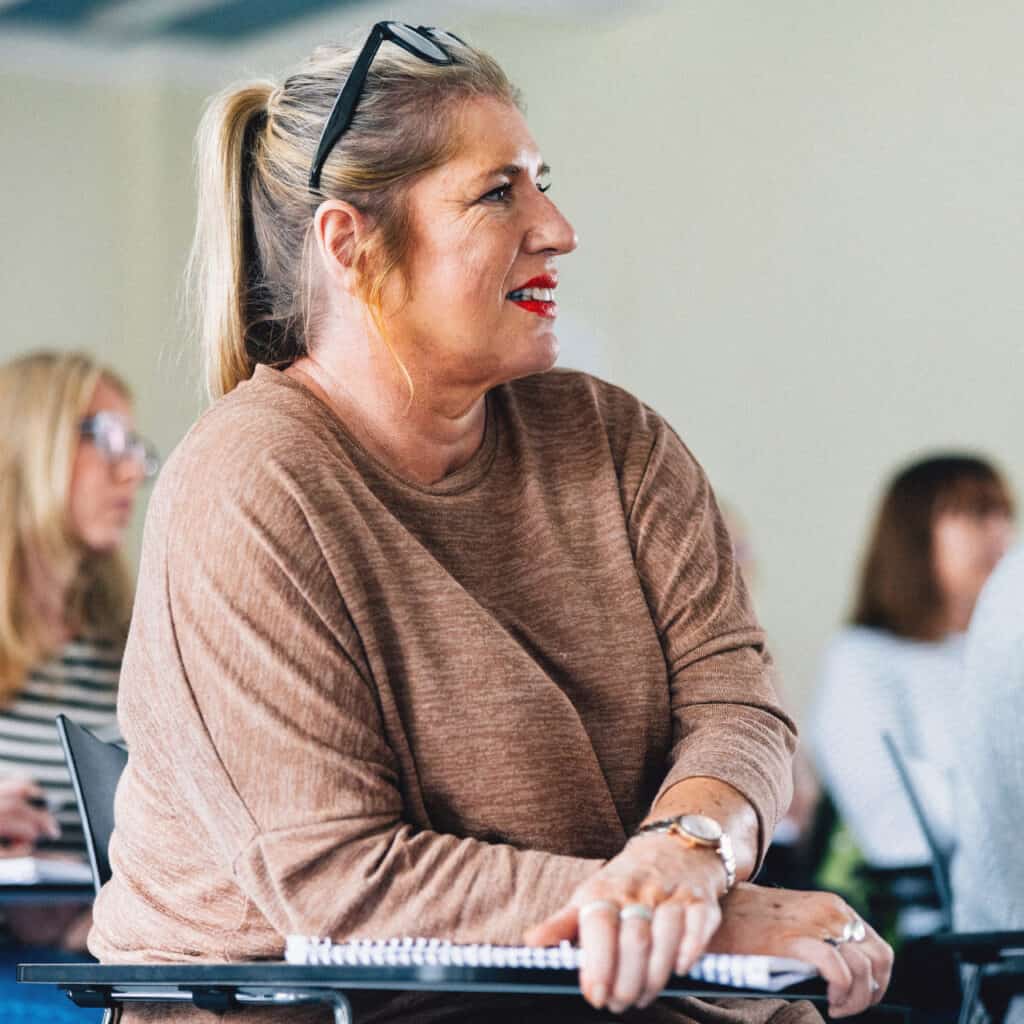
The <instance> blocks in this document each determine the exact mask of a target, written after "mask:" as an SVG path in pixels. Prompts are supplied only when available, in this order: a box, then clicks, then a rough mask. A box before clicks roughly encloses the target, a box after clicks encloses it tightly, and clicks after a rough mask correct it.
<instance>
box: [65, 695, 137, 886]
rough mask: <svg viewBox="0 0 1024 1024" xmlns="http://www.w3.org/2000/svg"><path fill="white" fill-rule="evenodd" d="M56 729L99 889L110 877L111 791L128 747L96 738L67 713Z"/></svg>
mask: <svg viewBox="0 0 1024 1024" xmlns="http://www.w3.org/2000/svg"><path fill="white" fill-rule="evenodd" d="M57 732H58V733H59V735H60V742H61V746H62V747H63V748H64V760H65V761H66V762H67V766H68V772H69V773H70V775H71V785H72V786H73V787H74V790H75V800H76V801H77V802H78V813H79V814H80V815H81V818H82V831H83V832H84V833H85V848H86V850H88V852H89V864H90V865H91V866H92V881H93V885H94V886H95V888H96V892H97V893H98V892H99V891H100V889H101V888H102V886H103V883H104V882H106V881H107V880H108V879H109V878H110V859H109V857H108V855H107V848H108V847H109V845H110V835H111V833H112V832H113V831H114V792H115V791H116V790H117V783H118V780H119V779H120V778H121V772H122V771H124V766H125V765H126V764H127V763H128V751H127V750H125V749H124V747H121V746H119V745H118V744H116V743H107V742H106V741H105V740H101V739H99V738H98V737H97V736H94V735H93V734H92V733H91V732H90V731H89V730H88V729H86V728H85V727H84V726H81V725H78V724H77V723H75V722H72V721H71V719H70V718H68V717H67V716H66V715H58V716H57Z"/></svg>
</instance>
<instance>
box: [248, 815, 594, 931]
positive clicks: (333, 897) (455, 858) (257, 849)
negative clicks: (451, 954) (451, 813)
mask: <svg viewBox="0 0 1024 1024" xmlns="http://www.w3.org/2000/svg"><path fill="white" fill-rule="evenodd" d="M329 832H334V833H335V834H334V835H333V836H330V835H329V834H328V833H329ZM360 832H361V833H362V834H359V833H360ZM343 833H349V834H347V835H345V834H343ZM601 866H602V862H601V861H597V860H585V859H582V858H575V857H566V856H560V855H557V854H552V853H546V852H542V851H539V850H523V849H517V848H515V847H513V846H511V845H508V844H503V843H486V842H480V841H477V840H474V839H468V838H460V837H457V836H453V835H445V834H441V833H436V832H427V831H416V830H413V829H411V828H410V827H408V826H405V825H400V826H398V827H396V828H393V829H388V830H387V831H386V832H382V833H369V832H368V831H367V830H366V829H365V828H362V829H350V828H348V827H345V826H343V827H342V828H341V829H340V830H337V831H336V830H335V829H334V828H325V827H324V826H322V825H317V826H311V827H309V828H305V829H294V830H288V831H286V832H276V833H273V834H269V835H264V836H262V837H260V838H259V839H258V840H257V841H255V842H253V843H252V844H251V845H250V846H249V847H248V848H247V849H246V850H245V851H244V852H243V853H242V855H241V856H240V857H239V858H238V860H237V861H236V864H235V880H236V882H237V883H238V884H239V885H240V886H241V888H242V889H243V890H244V891H245V893H246V895H247V896H248V897H249V898H250V899H251V900H252V901H253V902H254V903H255V905H256V906H257V907H258V908H259V910H260V911H261V913H262V914H263V915H264V916H265V917H266V919H267V920H268V921H269V922H270V923H271V924H272V925H273V926H274V927H275V928H276V929H277V930H278V931H279V932H280V933H281V934H282V935H285V934H291V933H301V934H308V935H329V936H332V937H335V938H351V937H353V936H359V935H372V936H377V937H381V938H385V937H392V936H399V935H416V934H421V935H440V936H443V937H445V938H449V939H452V940H453V941H456V942H497V943H507V944H515V943H518V942H521V941H522V938H523V932H524V931H525V930H526V929H527V928H528V927H529V926H531V925H534V924H536V923H537V921H539V920H541V919H542V918H544V917H545V916H546V915H548V914H550V913H551V912H552V911H553V910H555V909H556V908H558V907H559V906H561V905H562V904H563V903H564V902H565V901H566V900H568V899H569V897H570V896H571V894H572V892H573V890H574V889H575V888H576V886H577V885H579V884H580V883H581V882H582V881H584V880H585V879H586V878H588V877H590V876H591V875H593V874H594V873H595V872H596V871H598V870H599V869H600V867H601ZM339 880H342V881H339Z"/></svg>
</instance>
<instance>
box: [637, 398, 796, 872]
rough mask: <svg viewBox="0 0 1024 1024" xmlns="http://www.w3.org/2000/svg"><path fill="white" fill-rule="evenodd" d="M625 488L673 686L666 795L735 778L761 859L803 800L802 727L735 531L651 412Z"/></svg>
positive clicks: (646, 416)
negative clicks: (796, 765)
mask: <svg viewBox="0 0 1024 1024" xmlns="http://www.w3.org/2000/svg"><path fill="white" fill-rule="evenodd" d="M641 441H642V442H643V443H642V444H641V443H640V442H641ZM623 487H624V496H625V497H626V501H627V504H626V510H627V514H628V526H629V532H630V538H631V543H632V545H633V550H634V554H635V559H636V566H637V571H638V573H639V575H640V580H641V583H642V585H643V587H644V592H645V594H646V597H647V601H648V604H649V605H650V608H651V614H652V616H653V619H654V623H655V626H656V628H657V630H658V634H659V636H660V638H661V644H662V648H663V650H664V653H665V660H666V663H667V666H668V673H669V682H670V687H671V707H672V717H673V746H672V750H671V754H670V758H669V764H668V766H667V774H666V776H665V779H664V782H663V784H662V786H661V788H660V790H659V792H658V797H660V796H661V794H662V793H664V792H665V791H666V790H667V789H668V788H669V787H670V786H672V785H674V784H675V783H677V782H680V781H681V780H683V779H686V778H692V777H694V776H708V777H711V778H716V779H719V780H721V781H723V782H726V783H728V784H729V785H731V786H733V787H734V788H735V789H737V790H738V791H739V792H740V793H742V794H743V795H744V796H745V797H746V798H747V800H748V801H749V802H750V804H751V806H752V807H753V808H754V811H755V812H756V814H757V818H758V824H759V843H758V847H759V858H758V863H760V860H761V858H763V856H764V852H765V850H766V849H767V846H768V843H769V842H770V840H771V836H772V832H773V830H774V828H775V825H776V823H777V821H778V819H779V818H780V817H781V816H782V815H783V814H784V813H785V811H786V809H787V807H788V806H789V801H790V798H791V796H792V766H791V764H792V755H793V750H794V749H795V744H796V729H795V726H794V725H793V722H792V721H791V720H790V718H789V717H788V716H787V715H786V714H785V712H784V711H783V710H782V708H781V707H780V705H779V701H778V698H777V696H776V693H775V688H774V686H773V683H772V661H771V657H770V655H769V654H768V652H767V650H766V648H765V640H764V634H763V633H762V631H761V629H760V627H759V626H758V624H757V621H756V619H755V616H754V613H753V610H752V607H751V604H750V600H749V597H748V595H747V591H746V588H745V586H744V584H743V580H742V578H741V576H740V573H739V571H738V569H737V566H736V563H735V560H734V558H733V553H732V544H731V541H730V538H729V535H728V533H727V530H726V527H725V525H724V523H723V520H722V517H721V515H720V513H719V510H718V507H717V505H716V503H715V498H714V495H713V494H712V491H711V488H710V485H709V484H708V481H707V478H706V476H705V475H704V473H703V471H702V470H701V468H700V466H699V465H698V464H697V462H696V460H695V459H694V458H693V456H692V455H691V454H690V452H689V451H688V450H687V448H686V446H685V445H684V444H683V443H682V441H680V440H679V438H678V437H677V436H676V434H675V433H674V432H673V431H672V430H671V428H669V427H668V426H667V425H666V424H665V423H664V422H663V421H662V420H660V419H659V418H658V417H657V416H655V415H654V414H653V413H651V412H650V411H649V410H645V413H644V424H643V429H639V430H635V431H634V432H633V436H632V438H631V441H630V444H629V446H628V449H627V452H626V457H625V462H624V467H623Z"/></svg>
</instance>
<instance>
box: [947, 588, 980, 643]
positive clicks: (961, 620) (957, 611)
mask: <svg viewBox="0 0 1024 1024" xmlns="http://www.w3.org/2000/svg"><path fill="white" fill-rule="evenodd" d="M973 612H974V600H973V599H970V598H961V599H955V598H948V599H947V600H946V606H945V608H944V609H943V614H942V620H941V635H942V636H943V637H947V636H949V635H950V634H951V633H965V632H966V631H967V627H968V626H969V625H970V622H971V615H972V613H973Z"/></svg>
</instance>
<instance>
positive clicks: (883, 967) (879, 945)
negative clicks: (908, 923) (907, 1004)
mask: <svg viewBox="0 0 1024 1024" xmlns="http://www.w3.org/2000/svg"><path fill="white" fill-rule="evenodd" d="M864 927H865V928H866V929H867V938H866V939H865V940H864V941H863V942H861V943H860V944H859V945H860V949H861V952H862V953H864V955H865V956H866V957H867V958H868V959H869V960H870V961H871V977H872V978H873V979H874V980H875V986H874V987H873V994H872V997H871V1003H872V1005H875V1004H877V1003H880V1002H881V1001H882V999H883V997H884V996H885V992H886V989H888V987H889V982H890V981H891V980H892V964H893V952H892V947H891V946H890V945H889V943H888V942H886V941H885V940H884V939H883V938H881V937H880V936H879V934H878V932H876V931H875V929H874V928H872V927H871V925H869V924H867V922H865V925H864Z"/></svg>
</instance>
